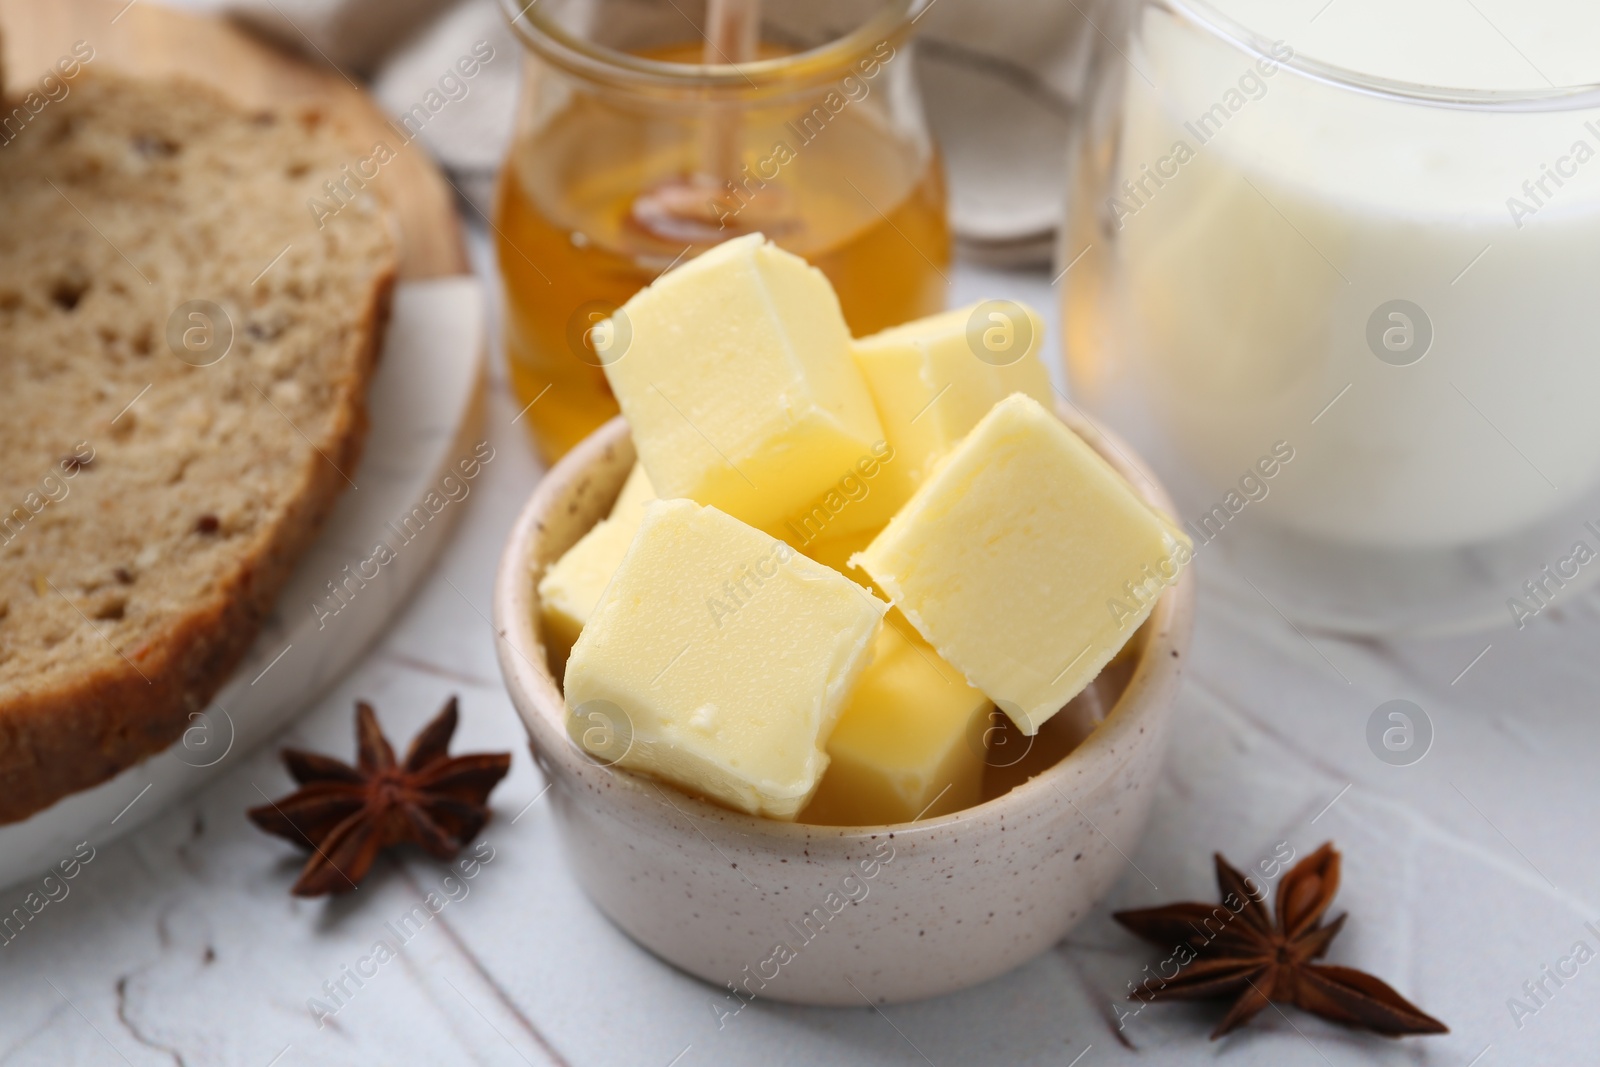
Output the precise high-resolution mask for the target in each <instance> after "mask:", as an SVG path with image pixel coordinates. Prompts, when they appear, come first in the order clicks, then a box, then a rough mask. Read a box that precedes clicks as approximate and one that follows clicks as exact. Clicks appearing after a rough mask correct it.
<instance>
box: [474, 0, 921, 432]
mask: <svg viewBox="0 0 1600 1067" xmlns="http://www.w3.org/2000/svg"><path fill="white" fill-rule="evenodd" d="M925 7H926V4H925V2H924V0H874V2H869V0H767V2H766V3H765V4H764V5H758V4H757V3H754V2H752V0H705V2H702V3H698V4H696V3H692V2H690V0H660V2H659V3H658V2H654V0H540V2H539V3H537V4H529V5H527V6H526V7H523V6H522V0H507V14H508V17H509V18H510V20H511V25H512V27H513V29H514V30H515V31H516V32H517V34H518V36H519V37H520V39H521V41H522V43H523V44H524V46H525V51H526V66H525V72H524V77H523V88H522V95H521V100H520V103H519V111H518V118H517V124H516V130H515V134H514V137H513V141H512V147H511V150H510V154H509V157H508V159H507V160H506V163H505V166H504V168H503V170H502V172H501V178H500V186H499V192H498V204H497V209H496V218H495V225H494V230H495V239H496V245H497V252H498V257H499V264H500V270H501V274H502V277H503V279H504V287H505V290H504V292H505V309H506V317H505V345H506V357H507V361H508V364H509V367H510V372H511V379H512V382H513V383H514V386H515V389H516V392H517V394H518V396H519V397H520V401H519V404H520V405H523V407H522V411H523V415H522V416H521V417H520V418H519V421H524V422H526V423H527V425H528V426H529V428H530V431H531V433H532V435H533V437H534V439H535V441H536V443H537V445H538V447H539V450H540V451H541V452H542V453H543V455H544V457H545V459H546V460H547V461H554V460H555V459H556V458H557V457H559V456H560V455H561V454H562V453H564V452H565V451H566V450H567V449H569V448H571V447H572V446H573V445H574V444H576V443H577V442H578V441H579V440H580V439H582V438H583V437H584V436H585V435H586V434H588V433H589V432H590V431H591V430H593V429H594V428H595V427H597V426H599V425H600V424H601V423H602V422H604V421H605V420H606V419H608V418H610V417H611V416H612V415H614V414H615V413H616V411H617V406H616V402H615V400H613V398H612V396H611V393H610V390H609V389H608V388H607V385H606V381H605V376H604V374H603V372H602V370H601V361H600V359H599V357H598V356H597V355H596V353H595V349H594V335H593V331H594V330H595V328H596V327H597V326H599V325H600V324H601V323H602V322H604V320H605V319H606V317H607V316H609V315H610V313H611V311H612V310H614V309H615V308H616V307H618V306H619V305H621V304H622V303H623V302H625V301H626V300H627V299H628V298H629V297H630V296H632V295H633V294H634V293H635V292H637V291H638V290H639V289H641V288H642V287H644V286H646V285H648V284H649V283H650V282H651V281H652V280H653V279H654V278H655V277H656V276H658V275H659V274H661V273H662V272H663V271H665V270H666V269H668V268H669V267H671V266H674V265H675V264H677V263H680V262H683V261H684V260H686V259H688V258H690V257H692V256H694V255H696V254H698V253H699V252H701V251H704V250H705V249H707V248H710V247H712V246H713V245H716V244H718V243H720V242H721V241H724V240H727V239H729V238H732V237H736V236H740V235H742V234H746V233H750V232H755V231H760V232H762V233H765V234H766V235H767V236H768V237H769V238H771V239H772V240H773V241H775V242H777V243H778V244H779V245H781V246H783V247H784V248H787V249H788V250H790V251H792V252H795V253H796V254H798V255H801V256H804V257H805V258H806V259H808V260H810V261H811V262H812V263H813V264H815V265H816V266H817V267H819V268H820V269H821V270H822V271H823V272H824V273H825V274H826V275H827V276H828V278H829V280H830V281H831V282H832V283H833V285H834V288H835V289H836V290H837V291H838V294H839V299H840V303H841V304H842V306H843V310H844V315H845V319H846V321H847V322H848V323H849V325H850V328H851V331H852V332H853V333H854V334H855V335H856V336H858V337H859V336H864V335H866V334H869V333H873V332H876V331H878V330H880V329H883V328H885V327H887V326H891V325H895V324H898V323H901V322H905V321H907V320H909V319H913V318H917V317H918V316H922V315H927V314H931V313H933V312H935V311H938V310H940V309H942V308H943V306H944V300H945V290H946V284H947V279H946V270H947V267H948V264H949V262H950V254H951V251H950V246H951V238H950V231H949V227H948V224H947V220H946V209H945V188H944V177H943V172H942V169H941V166H940V162H939V157H938V153H937V151H936V150H935V147H934V144H933V141H932V138H931V137H930V135H929V132H928V128H927V125H926V123H925V121H924V118H923V113H922V108H921V103H920V100H919V98H918V94H917V87H916V79H915V75H914V71H913V69H912V56H911V46H910V41H909V38H910V34H911V30H912V28H913V23H914V22H915V21H916V19H917V18H918V17H919V15H920V13H921V11H922V10H924V9H925ZM719 9H721V10H719ZM730 9H731V10H730ZM730 16H732V17H730ZM741 18H742V20H743V21H742V24H741V21H740V20H741Z"/></svg>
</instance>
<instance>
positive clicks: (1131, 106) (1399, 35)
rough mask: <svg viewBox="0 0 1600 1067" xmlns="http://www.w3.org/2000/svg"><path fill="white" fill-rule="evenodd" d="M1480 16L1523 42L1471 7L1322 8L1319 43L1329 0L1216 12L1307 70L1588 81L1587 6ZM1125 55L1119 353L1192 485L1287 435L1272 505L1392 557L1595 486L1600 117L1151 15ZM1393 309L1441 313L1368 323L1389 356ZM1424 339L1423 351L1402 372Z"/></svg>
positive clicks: (1550, 3)
mask: <svg viewBox="0 0 1600 1067" xmlns="http://www.w3.org/2000/svg"><path fill="white" fill-rule="evenodd" d="M1475 2H1476V3H1477V4H1478V7H1479V9H1480V10H1482V11H1483V13H1484V14H1485V15H1487V16H1488V17H1489V18H1490V19H1492V20H1495V23H1496V25H1498V26H1499V27H1500V28H1501V29H1503V30H1504V31H1506V33H1508V34H1510V35H1512V38H1513V40H1514V41H1515V42H1516V47H1512V46H1511V45H1508V44H1507V42H1506V40H1505V39H1504V38H1503V37H1502V36H1501V35H1500V34H1499V33H1498V32H1496V30H1495V29H1494V28H1493V27H1491V26H1490V25H1488V24H1486V23H1485V22H1484V20H1483V18H1482V17H1480V16H1479V14H1478V13H1477V12H1476V11H1475V10H1474V8H1473V6H1472V5H1471V4H1466V3H1463V2H1462V0H1411V2H1410V3H1408V4H1406V5H1399V4H1393V3H1378V2H1376V0H1334V2H1333V3H1332V5H1331V6H1329V7H1328V8H1327V9H1326V10H1325V11H1324V12H1323V13H1322V14H1320V15H1318V16H1317V19H1316V21H1315V22H1314V23H1308V22H1307V19H1308V18H1309V17H1310V16H1311V15H1312V14H1314V13H1315V12H1316V10H1317V8H1319V7H1321V6H1322V0H1314V2H1310V3H1295V4H1293V5H1290V4H1285V3H1283V2H1282V0H1228V2H1227V3H1226V4H1225V5H1224V6H1225V7H1226V8H1227V10H1228V11H1229V13H1230V14H1232V15H1233V16H1234V17H1235V18H1238V19H1239V20H1240V21H1241V22H1244V23H1246V24H1248V25H1250V26H1252V27H1253V28H1255V29H1257V30H1258V32H1260V33H1262V34H1263V36H1265V37H1267V38H1269V39H1275V40H1282V41H1284V42H1285V43H1286V46H1287V48H1290V49H1292V50H1293V54H1295V55H1297V56H1300V57H1311V58H1315V59H1318V60H1322V61H1324V62H1328V63H1334V64H1338V65H1342V66H1346V67H1349V68H1351V69H1356V70H1361V71H1363V72H1366V73H1371V74H1378V75H1381V76H1384V77H1389V78H1395V79H1401V80H1406V79H1412V80H1418V81H1421V82H1424V83H1428V84H1436V85H1450V86H1454V87H1461V88H1478V89H1493V88H1501V89H1504V88H1514V89H1535V88H1544V87H1546V85H1547V83H1546V81H1545V77H1548V78H1549V79H1551V80H1552V81H1553V82H1555V84H1558V85H1571V84H1581V83H1585V82H1589V81H1600V3H1597V2H1596V0H1584V2H1583V3H1582V4H1579V3H1577V2H1576V0H1572V2H1556V0H1540V2H1537V3H1535V2H1532V0H1521V2H1520V3H1518V4H1517V5H1516V6H1515V7H1513V6H1511V5H1510V4H1493V5H1491V4H1490V3H1489V2H1488V0H1475ZM1401 7H1404V8H1405V10H1404V11H1401V12H1398V13H1397V12H1396V8H1401ZM1291 8H1292V10H1291ZM1138 36H1139V41H1138V42H1137V45H1136V46H1135V47H1134V48H1133V50H1132V51H1131V52H1130V59H1131V62H1132V64H1133V65H1134V66H1135V67H1137V68H1138V70H1137V71H1134V72H1130V73H1129V76H1128V78H1127V90H1126V91H1127V102H1126V112H1125V116H1124V123H1123V129H1122V143H1121V146H1120V151H1119V163H1118V169H1119V177H1120V178H1125V179H1128V180H1129V181H1132V182H1135V183H1136V186H1135V188H1134V190H1133V191H1132V192H1131V193H1129V192H1127V191H1125V190H1124V191H1122V192H1120V193H1119V199H1118V201H1117V202H1116V203H1113V204H1111V205H1108V206H1107V209H1106V211H1107V219H1108V221H1109V220H1111V219H1113V217H1114V218H1115V219H1116V220H1119V221H1120V228H1118V225H1117V222H1116V221H1111V228H1112V229H1113V230H1114V231H1115V232H1114V233H1113V234H1112V241H1113V243H1114V244H1115V246H1116V248H1117V262H1116V263H1115V264H1114V265H1113V266H1112V268H1111V269H1112V270H1113V272H1114V274H1115V277H1116V279H1117V280H1116V281H1114V282H1113V284H1112V286H1111V291H1110V301H1111V309H1110V314H1111V315H1112V316H1113V317H1114V322H1113V324H1112V329H1111V330H1109V331H1108V333H1109V335H1110V336H1111V337H1113V338H1115V339H1116V340H1115V343H1116V344H1117V345H1118V346H1119V348H1120V349H1121V351H1119V352H1115V353H1113V354H1112V357H1111V358H1113V359H1117V360H1122V361H1125V362H1126V364H1127V365H1129V366H1131V367H1132V368H1133V370H1134V372H1135V375H1134V377H1135V381H1134V382H1133V384H1132V387H1133V388H1135V389H1137V390H1138V391H1139V392H1140V394H1141V399H1142V401H1143V402H1144V403H1145V404H1147V405H1149V406H1151V407H1152V408H1153V410H1152V411H1151V412H1150V417H1151V419H1152V421H1153V422H1154V423H1155V425H1157V426H1160V427H1162V428H1163V430H1164V432H1165V433H1166V434H1167V436H1169V437H1170V438H1171V441H1172V443H1173V444H1174V445H1175V446H1176V447H1177V450H1178V451H1179V452H1180V453H1181V454H1182V456H1183V457H1184V458H1185V459H1186V461H1187V462H1188V463H1189V464H1191V465H1192V466H1193V467H1195V468H1196V470H1197V471H1198V473H1199V474H1200V475H1201V476H1202V477H1203V478H1204V479H1206V480H1208V481H1211V482H1213V483H1215V484H1219V485H1225V484H1227V483H1230V482H1233V481H1234V480H1236V479H1237V478H1238V477H1239V474H1240V472H1241V471H1244V470H1247V469H1248V468H1249V466H1250V465H1251V463H1253V462H1254V461H1255V460H1256V458H1257V457H1259V456H1260V455H1261V454H1263V453H1265V452H1267V451H1268V450H1269V449H1270V448H1271V446H1272V444H1273V442H1275V441H1277V440H1287V441H1289V442H1291V443H1292V444H1293V445H1294V446H1295V448H1296V451H1297V455H1296V458H1295V460H1294V463H1293V469H1292V477H1290V476H1288V475H1286V476H1285V477H1283V478H1282V479H1281V480H1280V482H1279V483H1278V484H1276V485H1275V486H1274V488H1273V493H1274V496H1273V502H1272V503H1271V504H1270V508H1269V509H1268V510H1267V511H1266V512H1265V513H1267V514H1270V515H1272V516H1273V517H1274V518H1275V519H1276V521H1278V522H1281V523H1284V524H1287V525H1289V526H1292V527H1294V528H1296V529H1299V530H1301V531H1303V532H1306V533H1309V534H1312V535H1314V536H1317V537H1321V538H1324V539H1329V540H1335V541H1342V542H1347V543H1353V544H1364V545H1369V546H1387V547H1395V548H1401V547H1405V548H1416V547H1431V546H1447V545H1461V544H1467V543H1472V542H1479V541H1484V540H1488V539H1491V538H1495V537H1498V536H1501V535H1504V534H1508V533H1511V532H1513V531H1516V530H1518V529H1520V528H1522V527H1525V526H1528V525H1530V524H1532V523H1534V522H1536V521H1538V520H1539V519H1542V518H1546V517H1548V516H1550V515H1551V514H1552V513H1554V512H1556V511H1558V510H1559V509H1561V508H1562V507H1563V506H1567V505H1571V504H1572V503H1574V502H1575V501H1577V500H1578V499H1579V498H1581V497H1583V496H1584V495H1585V494H1587V493H1589V492H1591V491H1592V490H1593V489H1594V488H1595V484H1596V482H1597V481H1600V413H1597V411H1596V406H1597V403H1596V402H1597V400H1600V112H1597V111H1549V110H1540V111H1532V112H1528V111H1525V112H1521V113H1515V114H1504V113H1498V114H1491V113H1485V112H1482V111H1468V110H1447V109H1440V108H1433V107H1423V106H1418V105H1412V104H1405V103H1400V102H1397V101H1395V100H1393V99H1384V98H1379V97H1374V96H1367V95H1361V94H1358V93H1355V92H1351V91H1348V90H1345V89H1341V88H1335V87H1330V86H1328V85H1326V84H1322V83H1318V82H1314V81H1311V80H1309V79H1306V78H1304V77H1301V76H1300V75H1297V74H1295V73H1291V72H1289V71H1286V70H1283V69H1279V68H1277V67H1276V66H1275V65H1274V64H1271V63H1266V64H1259V65H1258V64H1257V63H1256V62H1255V61H1253V60H1252V58H1251V57H1249V56H1247V55H1245V54H1244V53H1242V52H1239V51H1237V50H1235V49H1233V48H1231V47H1228V46H1226V45H1224V44H1222V43H1220V42H1218V41H1217V40H1215V39H1214V38H1211V37H1208V36H1205V35H1204V34H1201V33H1198V32H1196V31H1195V30H1193V29H1192V28H1189V27H1187V26H1185V25H1183V24H1180V23H1179V22H1178V21H1176V20H1174V19H1173V18H1172V17H1171V16H1168V15H1166V14H1164V13H1162V12H1159V11H1156V10H1150V11H1149V12H1147V13H1146V16H1145V21H1144V23H1143V26H1142V30H1141V32H1140V33H1139V34H1138ZM1519 49H1520V53H1521V54H1519ZM1535 67H1536V68H1537V71H1536V70H1535ZM1140 72H1142V74H1141V73H1140ZM1146 77H1148V79H1149V82H1153V83H1154V87H1152V85H1151V84H1149V83H1147V81H1146ZM1219 105H1220V106H1219ZM1208 114H1209V116H1210V117H1209V118H1208V119H1207V120H1206V121H1205V122H1204V123H1202V122H1201V119H1202V117H1203V116H1207V115H1208ZM1552 173H1554V174H1555V176H1554V177H1552V176H1551V175H1552ZM1152 175H1153V176H1152ZM1525 183H1526V184H1525ZM1396 300H1403V301H1409V302H1411V304H1414V305H1416V306H1418V307H1420V308H1421V309H1422V312H1423V313H1424V316H1425V320H1426V321H1425V322H1415V321H1412V320H1413V319H1415V318H1416V317H1415V316H1414V315H1409V314H1408V313H1407V312H1406V311H1404V310H1402V311H1401V312H1400V313H1401V314H1402V316H1404V317H1402V318H1389V317H1387V316H1381V315H1380V316H1379V320H1380V321H1379V323H1378V328H1377V329H1376V331H1375V332H1376V335H1377V336H1378V337H1379V338H1380V340H1379V345H1380V347H1384V340H1383V339H1384V338H1385V337H1386V338H1387V347H1384V351H1385V352H1386V353H1387V355H1388V357H1389V359H1390V362H1385V361H1384V360H1382V359H1380V358H1379V357H1378V356H1377V355H1375V354H1374V350H1373V348H1372V347H1371V346H1370V345H1369V342H1368V330H1369V320H1372V319H1373V318H1374V313H1375V312H1377V311H1378V310H1379V309H1380V306H1382V305H1385V304H1387V303H1389V302H1391V301H1396ZM1427 323H1431V328H1432V335H1433V337H1432V343H1431V347H1430V348H1429V349H1428V351H1427V353H1426V355H1425V356H1423V357H1422V358H1421V359H1420V360H1419V361H1416V362H1412V363H1410V364H1409V365H1394V364H1396V363H1400V364H1403V363H1406V361H1407V360H1409V359H1412V358H1414V357H1415V355H1416V353H1417V351H1418V350H1419V349H1418V347H1417V342H1418V338H1419V337H1420V336H1421V334H1422V333H1424V332H1426V325H1427ZM1408 328H1410V329H1411V330H1412V332H1411V333H1410V334H1409V337H1410V341H1411V345H1412V347H1410V348H1409V349H1408V348H1406V347H1405V346H1406V342H1407V337H1408V334H1407V332H1406V331H1407V329H1408ZM1347 385H1348V386H1349V389H1348V390H1347V391H1345V387H1346V386H1347ZM1341 391H1343V392H1342V395H1341ZM1335 396H1339V399H1338V400H1337V402H1336V403H1334V404H1333V406H1332V407H1329V408H1327V410H1326V411H1323V409H1324V407H1325V406H1326V405H1328V404H1329V402H1330V401H1333V400H1334V398H1335ZM1319 412H1321V414H1320V416H1319ZM1313 419H1316V421H1315V424H1314V425H1313V423H1312V420H1313Z"/></svg>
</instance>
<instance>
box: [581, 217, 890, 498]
mask: <svg viewBox="0 0 1600 1067" xmlns="http://www.w3.org/2000/svg"><path fill="white" fill-rule="evenodd" d="M607 336H608V337H609V341H608V349H607V351H605V352H602V353H601V356H602V358H603V359H604V360H605V373H606V379H607V381H609V382H610V383H611V389H612V391H613V392H614V393H615V394H616V397H617V401H618V403H619V404H620V405H621V406H622V411H623V414H625V415H626V416H627V417H628V424H629V425H630V426H631V427H632V428H633V439H634V444H635V445H636V446H637V448H638V450H639V456H640V459H641V460H642V461H643V463H644V466H645V470H647V471H648V472H649V474H650V481H651V483H652V484H653V485H654V486H655V487H656V491H657V492H658V493H660V495H661V496H663V497H688V498H690V499H692V500H695V501H697V502H698V503H701V504H708V505H711V506H714V507H716V508H718V509H720V510H722V511H724V512H726V513H727V514H729V515H731V516H733V517H735V518H737V519H741V520H743V521H744V522H747V523H749V524H750V525H752V526H756V527H758V528H763V529H773V528H776V527H777V526H778V525H780V524H781V522H782V520H783V518H784V516H785V515H787V514H788V513H790V512H792V511H795V510H796V509H798V508H800V507H801V506H802V505H806V504H809V502H810V501H812V500H813V499H815V498H816V497H818V496H819V495H822V494H824V493H826V492H827V491H828V490H829V488H830V487H832V486H835V485H836V484H837V483H838V482H839V480H840V479H841V478H843V477H845V476H847V475H849V474H850V473H851V472H852V471H854V470H856V464H857V463H858V462H859V461H860V460H861V459H862V457H864V456H870V455H871V454H872V448H873V445H874V444H876V443H878V442H880V441H882V439H883V432H882V430H881V428H880V427H879V425H878V416H877V413H876V412H875V411H874V409H873V406H872V398H871V397H870V396H869V395H868V393H867V387H866V384H865V383H864V382H862V380H861V375H860V373H859V372H858V371H857V370H856V366H855V363H854V362H853V361H852V359H851V358H850V334H849V331H848V330H847V329H846V327H845V322H844V316H843V315H842V314H841V313H840V310H839V299H838V297H836V296H835V295H834V292H833V289H832V287H831V286H829V284H828V281H827V279H826V278H824V277H823V275H822V272H821V271H819V270H817V269H816V268H815V267H811V266H809V265H807V263H806V262H805V260H803V259H801V258H799V257H798V256H795V255H792V254H790V253H788V252H785V251H783V250H782V249H779V248H778V247H777V246H775V245H772V244H769V243H767V241H766V239H765V238H763V237H762V236H761V235H760V234H750V235H748V236H746V237H740V238H737V239H735V240H732V241H728V242H726V243H724V244H721V245H718V246H717V247H715V248H713V249H711V250H710V251H707V252H705V253H703V254H702V255H700V256H699V257H698V258H696V259H693V260H690V261H689V262H688V263H685V264H684V265H683V266H681V267H678V268H677V269H676V270H672V271H668V272H667V273H666V274H664V275H662V276H661V277H660V278H658V279H656V281H655V282H654V283H653V284H651V285H650V286H649V287H648V288H645V289H642V290H640V291H639V292H638V293H636V294H635V295H634V296H633V297H632V298H631V299H630V300H629V301H628V302H627V303H626V304H624V305H623V307H622V309H621V311H620V312H619V313H618V315H617V316H614V318H613V328H612V329H611V330H610V331H608V332H607Z"/></svg>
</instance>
